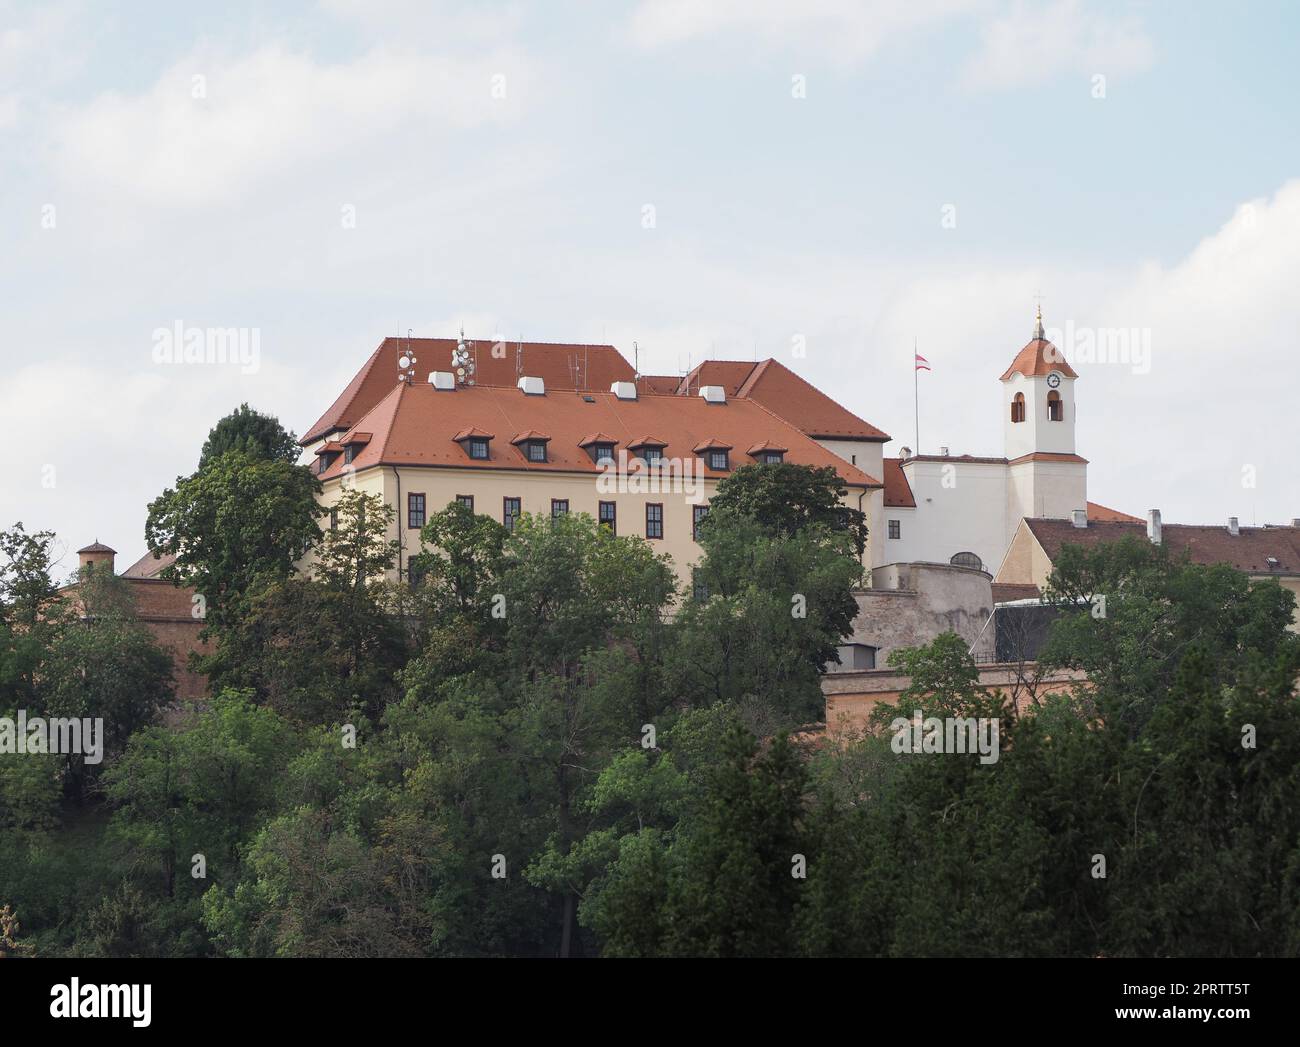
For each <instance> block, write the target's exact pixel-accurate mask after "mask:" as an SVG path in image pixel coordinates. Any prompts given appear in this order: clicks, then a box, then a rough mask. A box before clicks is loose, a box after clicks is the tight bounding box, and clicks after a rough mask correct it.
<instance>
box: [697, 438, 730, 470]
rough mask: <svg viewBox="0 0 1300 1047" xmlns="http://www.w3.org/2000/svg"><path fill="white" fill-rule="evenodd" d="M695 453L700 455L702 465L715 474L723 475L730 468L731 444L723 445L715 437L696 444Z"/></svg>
mask: <svg viewBox="0 0 1300 1047" xmlns="http://www.w3.org/2000/svg"><path fill="white" fill-rule="evenodd" d="M695 453H696V454H698V455H702V456H703V457H704V464H705V465H707V466H708V467H709V468H710V469H712V470H713V471H714V472H715V473H725V472H727V471H728V470H729V469H730V468H731V444H729V443H724V442H723V441H721V440H719V439H718V438H717V437H716V436H710V437H709V438H708V439H707V440H701V441H700V442H699V443H697V444H696V445H695Z"/></svg>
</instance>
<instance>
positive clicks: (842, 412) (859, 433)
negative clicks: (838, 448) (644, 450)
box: [704, 360, 890, 443]
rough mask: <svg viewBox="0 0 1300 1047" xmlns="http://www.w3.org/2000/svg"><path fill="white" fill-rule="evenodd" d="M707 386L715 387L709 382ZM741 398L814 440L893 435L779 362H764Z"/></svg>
mask: <svg viewBox="0 0 1300 1047" xmlns="http://www.w3.org/2000/svg"><path fill="white" fill-rule="evenodd" d="M704 384H705V385H709V384H715V383H709V382H705V383H704ZM736 395H737V396H748V397H751V398H752V399H754V400H757V401H758V402H759V403H761V404H762V405H763V406H764V407H766V408H767V409H768V410H769V411H772V412H773V413H774V414H777V415H780V416H781V417H782V418H784V419H785V420H786V421H787V422H789V423H790V424H791V425H793V426H796V427H797V428H798V429H799V430H800V431H801V432H804V433H807V434H808V435H809V436H811V437H813V438H814V439H817V438H819V437H820V438H823V439H851V440H871V441H879V442H882V443H883V442H884V441H887V440H889V439H890V436H889V435H888V434H887V433H885V432H884V431H882V430H880V429H877V428H876V427H875V426H874V425H872V424H871V423H870V422H866V421H863V420H862V419H861V418H859V417H858V416H857V415H856V414H854V413H853V412H852V411H850V410H848V409H847V408H845V407H841V406H840V405H839V404H838V403H836V402H835V401H834V400H832V399H831V398H830V397H829V396H827V395H826V394H825V393H823V392H822V391H821V390H820V389H818V388H817V387H816V386H814V385H812V384H810V383H809V382H807V381H805V380H804V379H803V378H800V377H799V376H798V375H797V374H795V373H794V372H793V371H792V370H790V368H788V367H786V366H785V365H784V364H782V363H778V362H777V361H776V360H764V361H763V362H762V363H760V364H758V365H757V366H756V367H755V368H754V369H753V371H752V372H751V373H750V374H749V377H747V378H746V379H745V381H744V382H743V383H742V384H741V386H740V388H739V389H737V390H736Z"/></svg>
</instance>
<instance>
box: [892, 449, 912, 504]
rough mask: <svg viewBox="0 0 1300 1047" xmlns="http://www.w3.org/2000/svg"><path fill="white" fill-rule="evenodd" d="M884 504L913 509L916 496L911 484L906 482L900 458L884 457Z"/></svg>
mask: <svg viewBox="0 0 1300 1047" xmlns="http://www.w3.org/2000/svg"><path fill="white" fill-rule="evenodd" d="M885 505H887V506H891V507H893V508H900V509H915V508H916V498H915V496H914V495H913V494H912V485H911V484H910V483H908V482H907V474H906V473H905V472H903V460H902V459H901V458H886V459H885Z"/></svg>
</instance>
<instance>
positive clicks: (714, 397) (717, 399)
mask: <svg viewBox="0 0 1300 1047" xmlns="http://www.w3.org/2000/svg"><path fill="white" fill-rule="evenodd" d="M700 396H702V397H703V398H704V402H705V403H708V404H725V403H726V402H727V390H726V389H725V388H723V387H722V386H720V385H702V386H700Z"/></svg>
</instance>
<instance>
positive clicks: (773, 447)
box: [745, 440, 790, 454]
mask: <svg viewBox="0 0 1300 1047" xmlns="http://www.w3.org/2000/svg"><path fill="white" fill-rule="evenodd" d="M788 450H790V448H788V447H782V446H781V445H780V444H774V443H773V442H772V441H771V440H764V441H763V442H762V443H757V444H753V445H752V446H751V447H749V448H748V449H747V450H746V451H745V453H746V454H762V453H763V452H764V451H775V452H776V453H777V454H785V453H786V452H787V451H788Z"/></svg>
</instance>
